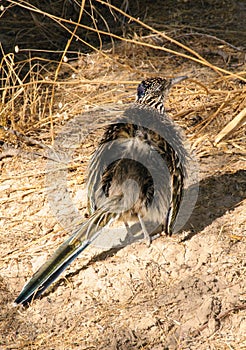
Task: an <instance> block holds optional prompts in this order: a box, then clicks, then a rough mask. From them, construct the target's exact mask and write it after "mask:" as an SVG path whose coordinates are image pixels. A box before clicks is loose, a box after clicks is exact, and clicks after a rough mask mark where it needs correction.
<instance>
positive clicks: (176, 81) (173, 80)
mask: <svg viewBox="0 0 246 350" xmlns="http://www.w3.org/2000/svg"><path fill="white" fill-rule="evenodd" d="M187 78H188V77H187V76H186V75H183V76H181V77H177V78H172V79H171V85H174V84H177V83H179V82H180V81H182V80H185V79H187Z"/></svg>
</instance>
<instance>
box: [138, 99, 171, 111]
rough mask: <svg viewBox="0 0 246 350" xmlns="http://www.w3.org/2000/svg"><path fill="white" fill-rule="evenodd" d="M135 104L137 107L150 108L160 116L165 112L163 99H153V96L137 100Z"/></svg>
mask: <svg viewBox="0 0 246 350" xmlns="http://www.w3.org/2000/svg"><path fill="white" fill-rule="evenodd" d="M136 102H137V104H139V105H142V106H148V107H151V108H153V109H155V110H157V111H158V112H159V113H160V114H164V112H165V107H164V99H163V97H162V98H155V97H153V96H147V97H145V98H144V99H139V100H137V101H136Z"/></svg>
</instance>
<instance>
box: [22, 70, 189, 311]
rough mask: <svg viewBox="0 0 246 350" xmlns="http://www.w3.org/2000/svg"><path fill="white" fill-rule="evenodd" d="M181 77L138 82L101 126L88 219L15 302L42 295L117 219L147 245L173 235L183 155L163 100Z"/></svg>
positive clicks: (183, 172) (183, 170) (90, 176)
mask: <svg viewBox="0 0 246 350" xmlns="http://www.w3.org/2000/svg"><path fill="white" fill-rule="evenodd" d="M186 78H187V77H185V76H181V77H177V78H173V79H162V78H150V79H146V80H144V81H142V82H141V83H140V84H139V86H138V89H137V99H136V102H135V103H134V104H133V105H132V106H130V107H129V108H127V109H126V110H125V111H124V112H119V115H118V118H117V120H116V121H114V122H113V123H111V124H109V125H108V126H107V127H106V130H105V132H104V136H103V137H102V140H101V142H100V145H99V148H98V150H97V151H96V152H95V153H94V155H93V157H92V160H91V162H90V165H89V169H88V180H87V181H88V210H89V213H90V216H89V218H88V219H87V221H86V222H84V223H83V224H81V225H80V227H79V228H78V229H77V230H76V231H75V232H74V233H73V234H72V235H71V236H70V237H69V238H68V239H67V240H66V241H65V242H64V243H63V244H62V245H61V246H60V247H59V248H58V249H57V250H56V251H55V253H54V254H53V256H51V258H50V259H49V260H48V261H47V262H46V263H45V264H43V265H42V266H41V267H40V268H39V270H38V271H37V272H36V273H35V274H34V275H33V277H32V278H31V279H30V280H29V282H28V283H27V284H26V285H25V286H24V288H23V289H22V291H21V293H20V295H19V296H18V297H17V299H16V300H15V304H26V303H28V302H30V301H31V300H32V299H33V298H35V297H37V296H39V295H40V294H42V293H43V292H44V290H45V289H46V288H47V287H48V286H49V285H50V284H51V283H53V282H54V281H55V279H56V278H57V277H58V276H59V275H60V274H61V273H62V271H64V270H65V268H66V267H67V266H68V265H69V264H70V263H71V262H72V261H73V260H74V259H75V258H76V257H77V256H78V255H79V254H80V253H81V252H82V251H83V250H84V249H85V248H86V247H87V246H89V245H90V244H91V243H92V242H93V241H94V240H95V239H96V238H97V236H98V235H99V234H100V232H101V230H102V228H103V227H105V226H106V225H107V226H108V227H110V224H111V222H112V221H115V220H117V219H121V220H122V221H123V222H124V223H125V226H126V229H127V232H128V233H129V235H131V227H130V226H129V222H130V221H131V220H134V221H136V222H138V223H139V224H140V226H141V230H142V232H143V237H144V238H145V239H146V240H147V242H148V244H149V243H150V241H151V236H152V235H153V234H154V233H156V232H159V233H160V232H164V233H165V234H166V235H169V236H171V235H172V231H173V227H174V224H175V221H176V218H177V214H178V212H179V209H180V205H181V201H182V196H183V191H184V180H185V177H186V160H187V158H188V155H187V153H186V150H185V147H184V145H183V140H182V137H181V133H180V131H179V130H178V128H177V127H176V126H175V124H174V122H173V121H172V120H171V119H170V118H169V117H168V116H167V114H166V111H165V108H164V101H165V98H166V96H167V94H168V91H169V89H170V88H171V86H172V85H174V84H176V83H178V82H180V81H182V80H184V79H186Z"/></svg>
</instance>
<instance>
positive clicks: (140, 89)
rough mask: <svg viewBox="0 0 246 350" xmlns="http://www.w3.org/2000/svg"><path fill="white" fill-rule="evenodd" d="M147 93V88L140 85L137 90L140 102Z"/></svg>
mask: <svg viewBox="0 0 246 350" xmlns="http://www.w3.org/2000/svg"><path fill="white" fill-rule="evenodd" d="M145 91H146V90H145V86H144V85H143V84H142V83H141V84H139V85H138V89H137V95H138V100H139V99H140V98H141V97H143V96H144V95H145Z"/></svg>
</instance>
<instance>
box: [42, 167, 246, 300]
mask: <svg viewBox="0 0 246 350" xmlns="http://www.w3.org/2000/svg"><path fill="white" fill-rule="evenodd" d="M245 198H246V171H245V170H242V169H241V170H238V171H236V172H235V173H224V174H222V175H213V176H209V177H206V178H204V179H203V180H201V181H200V183H199V193H198V198H197V202H196V205H195V208H194V210H193V212H192V214H191V216H190V218H189V219H188V221H187V223H186V224H185V226H184V227H183V230H187V231H188V232H189V233H188V235H187V236H186V238H185V240H187V239H190V238H191V237H192V236H194V235H196V234H197V233H199V232H200V231H202V230H203V229H204V228H205V227H207V226H209V225H210V224H211V223H212V222H213V221H214V220H216V219H217V218H219V217H221V216H223V215H224V214H225V213H226V212H227V211H228V210H233V209H234V208H235V207H236V206H237V205H238V204H239V203H240V202H241V201H242V200H243V199H245ZM136 240H139V237H138V238H137V239H136ZM136 240H135V241H136ZM125 246H126V244H123V245H121V246H118V247H114V248H111V249H109V250H107V251H103V252H101V253H99V254H97V255H96V256H94V257H93V258H91V259H90V261H89V262H88V263H87V264H85V265H84V266H82V267H81V268H79V269H77V270H76V271H74V272H71V273H68V274H67V275H66V278H71V277H73V276H76V275H78V274H79V272H80V271H82V270H85V269H87V268H88V267H89V266H90V265H92V264H93V263H95V262H98V261H103V260H105V259H107V258H109V257H112V256H114V255H115V254H116V253H117V252H118V251H119V250H121V249H122V248H123V247H125ZM63 281H64V280H63V279H60V280H58V281H57V282H56V283H54V285H53V288H50V289H49V290H48V291H47V292H45V293H44V294H43V295H42V297H45V296H47V295H49V294H50V293H52V292H53V291H54V290H55V289H56V288H57V287H58V286H59V285H60V284H62V283H63Z"/></svg>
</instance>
